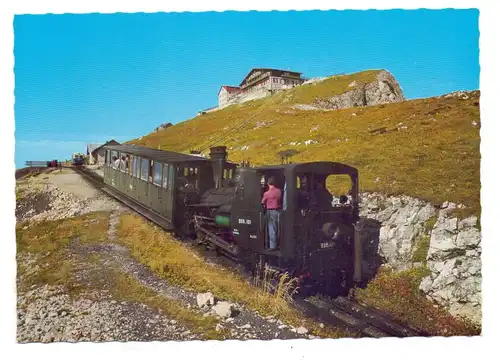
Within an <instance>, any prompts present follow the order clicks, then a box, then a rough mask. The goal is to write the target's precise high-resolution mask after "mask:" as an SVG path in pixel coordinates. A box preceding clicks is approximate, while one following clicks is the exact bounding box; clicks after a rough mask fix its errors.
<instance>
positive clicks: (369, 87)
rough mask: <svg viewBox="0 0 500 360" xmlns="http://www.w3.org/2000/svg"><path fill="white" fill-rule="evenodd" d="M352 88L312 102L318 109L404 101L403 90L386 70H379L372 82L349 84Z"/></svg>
mask: <svg viewBox="0 0 500 360" xmlns="http://www.w3.org/2000/svg"><path fill="white" fill-rule="evenodd" d="M350 87H352V90H348V91H346V92H344V93H343V94H340V95H335V96H333V97H331V98H322V99H317V100H316V101H315V103H314V104H313V105H314V106H315V107H316V108H320V109H346V108H351V107H359V106H370V105H380V104H387V103H394V102H401V101H404V100H405V98H404V96H403V92H402V90H401V88H400V86H399V83H398V82H397V80H396V79H395V78H394V76H393V75H392V74H391V73H389V72H388V71H386V70H382V71H380V73H379V74H378V75H377V78H376V80H375V81H374V82H371V83H368V84H357V83H356V82H353V83H351V84H350Z"/></svg>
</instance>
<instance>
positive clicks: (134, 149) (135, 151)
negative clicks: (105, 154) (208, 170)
mask: <svg viewBox="0 0 500 360" xmlns="http://www.w3.org/2000/svg"><path fill="white" fill-rule="evenodd" d="M104 147H105V148H106V149H109V150H114V151H120V152H124V153H126V154H131V155H137V156H143V157H145V158H148V159H151V160H157V161H161V162H163V163H182V162H194V161H197V162H199V161H202V162H203V161H210V160H208V159H206V158H204V157H200V156H197V155H187V154H181V153H176V152H172V151H165V150H156V149H152V148H147V147H142V146H135V145H104Z"/></svg>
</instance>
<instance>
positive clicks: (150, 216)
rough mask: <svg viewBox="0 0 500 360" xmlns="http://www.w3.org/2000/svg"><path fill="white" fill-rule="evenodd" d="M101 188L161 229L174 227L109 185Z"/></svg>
mask: <svg viewBox="0 0 500 360" xmlns="http://www.w3.org/2000/svg"><path fill="white" fill-rule="evenodd" d="M102 190H103V191H105V192H106V193H108V194H109V195H111V196H112V197H114V198H116V199H118V200H120V201H121V202H122V203H124V204H125V205H127V206H128V207H129V208H131V209H133V210H135V211H137V212H138V213H139V214H141V215H142V216H144V217H145V218H147V219H149V220H151V221H152V222H154V223H156V224H158V225H159V226H161V227H162V228H163V229H165V230H173V229H174V227H173V226H172V223H171V222H170V221H169V220H167V219H165V218H164V217H162V216H160V215H158V214H155V213H154V212H152V211H151V210H148V209H146V208H144V207H143V206H141V205H139V204H137V203H136V202H135V201H133V200H132V199H130V198H128V197H126V196H124V195H122V194H120V193H118V192H117V191H114V190H112V189H110V188H109V187H103V188H102Z"/></svg>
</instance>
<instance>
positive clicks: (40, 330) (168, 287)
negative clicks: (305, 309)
mask: <svg viewBox="0 0 500 360" xmlns="http://www.w3.org/2000/svg"><path fill="white" fill-rule="evenodd" d="M16 192H17V206H16V217H17V219H18V224H17V226H16V236H17V263H18V271H17V295H18V331H17V339H18V341H19V342H53V341H70V342H73V341H151V340H159V341H162V340H194V339H201V340H203V339H275V338H279V339H293V338H306V339H308V338H316V337H318V336H323V337H342V336H349V334H348V333H345V332H342V331H340V330H337V329H334V328H330V327H328V326H325V325H323V324H317V323H313V322H312V321H311V320H310V319H307V318H305V317H301V316H300V314H298V313H296V312H294V311H293V310H292V309H291V308H290V307H289V306H288V304H287V303H286V302H285V301H284V300H283V299H281V298H277V297H272V296H271V295H269V294H266V293H264V292H263V291H257V292H254V291H253V290H255V288H252V286H251V285H250V284H249V283H248V282H247V281H246V280H245V279H243V278H238V277H237V276H235V275H234V274H232V273H231V272H230V271H228V270H227V269H224V268H221V267H218V266H217V265H215V264H208V263H207V262H206V261H205V260H203V259H201V258H200V257H199V256H198V255H196V253H195V252H193V251H191V250H190V249H189V248H187V247H185V246H182V245H180V244H179V243H178V242H176V241H175V240H173V239H168V238H165V236H167V235H165V234H164V233H163V232H162V231H161V230H160V229H157V228H156V227H154V226H153V225H151V224H149V223H147V222H146V221H144V220H143V219H141V218H140V217H139V216H137V215H135V214H132V213H130V211H129V210H127V209H126V208H124V207H123V206H122V205H120V204H119V203H117V202H115V201H114V200H113V199H110V198H108V197H106V196H104V195H103V194H102V193H100V192H98V191H97V190H96V189H95V188H93V187H92V186H91V185H90V184H88V183H86V182H85V181H84V179H83V178H82V177H81V176H80V175H78V174H76V173H74V172H73V171H72V170H64V171H63V172H58V171H56V172H53V173H44V174H40V175H37V176H31V177H29V178H28V179H22V180H20V181H18V183H17V188H16ZM41 199H43V203H41V202H40V201H41ZM151 241H157V242H158V243H156V244H154V246H153V247H151V246H150V245H152V244H151ZM169 261H170V262H169ZM242 289H243V290H242ZM210 290H212V291H210ZM259 310H260V311H259Z"/></svg>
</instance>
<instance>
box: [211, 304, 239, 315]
mask: <svg viewBox="0 0 500 360" xmlns="http://www.w3.org/2000/svg"><path fill="white" fill-rule="evenodd" d="M212 311H213V312H215V313H216V314H217V315H218V316H220V317H222V318H228V317H231V316H232V315H233V312H234V305H233V304H231V303H229V302H227V301H219V302H218V303H217V304H216V305H214V306H213V307H212Z"/></svg>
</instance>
